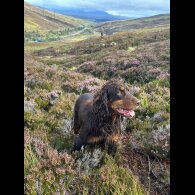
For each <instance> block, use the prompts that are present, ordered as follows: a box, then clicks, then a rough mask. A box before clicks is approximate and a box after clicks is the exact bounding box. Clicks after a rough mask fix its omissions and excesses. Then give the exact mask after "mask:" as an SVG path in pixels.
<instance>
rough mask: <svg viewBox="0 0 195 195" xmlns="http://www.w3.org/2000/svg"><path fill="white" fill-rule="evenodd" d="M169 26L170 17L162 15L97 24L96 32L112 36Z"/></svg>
mask: <svg viewBox="0 0 195 195" xmlns="http://www.w3.org/2000/svg"><path fill="white" fill-rule="evenodd" d="M169 24H170V15H169V14H162V15H157V16H152V17H145V18H139V19H133V20H122V21H121V20H120V21H112V22H105V23H101V24H97V25H96V26H95V30H97V31H102V30H103V32H104V33H105V34H107V35H111V34H113V33H116V32H123V31H128V30H132V29H141V28H152V27H156V26H168V25H169Z"/></svg>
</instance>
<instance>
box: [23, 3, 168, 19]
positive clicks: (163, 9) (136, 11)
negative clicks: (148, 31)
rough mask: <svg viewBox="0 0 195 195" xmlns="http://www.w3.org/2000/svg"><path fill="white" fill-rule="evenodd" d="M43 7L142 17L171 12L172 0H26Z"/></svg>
mask: <svg viewBox="0 0 195 195" xmlns="http://www.w3.org/2000/svg"><path fill="white" fill-rule="evenodd" d="M25 1H26V2H29V3H31V4H33V5H37V6H41V7H48V6H49V7H51V6H60V7H66V8H82V9H84V10H87V9H98V10H103V11H106V12H108V13H109V14H112V15H121V16H130V17H131V16H133V17H142V16H150V15H156V14H161V13H162V14H163V13H169V12H170V0H25Z"/></svg>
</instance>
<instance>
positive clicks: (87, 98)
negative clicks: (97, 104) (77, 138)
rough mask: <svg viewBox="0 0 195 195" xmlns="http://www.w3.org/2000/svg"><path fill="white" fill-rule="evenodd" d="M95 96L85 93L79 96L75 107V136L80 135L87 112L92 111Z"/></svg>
mask: <svg viewBox="0 0 195 195" xmlns="http://www.w3.org/2000/svg"><path fill="white" fill-rule="evenodd" d="M92 100H93V95H92V94H90V93H85V94H82V95H80V96H79V98H78V99H77V101H76V103H75V106H74V114H73V130H74V133H75V134H78V133H79V130H80V127H81V124H82V123H83V122H84V121H83V118H85V117H84V115H85V114H88V113H87V112H86V107H88V108H87V110H90V109H89V107H91V105H92Z"/></svg>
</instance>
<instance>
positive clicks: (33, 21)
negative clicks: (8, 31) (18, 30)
mask: <svg viewBox="0 0 195 195" xmlns="http://www.w3.org/2000/svg"><path fill="white" fill-rule="evenodd" d="M89 24H91V23H90V22H88V21H85V20H81V19H78V18H74V17H70V16H64V15H62V14H57V13H55V12H51V11H48V10H45V9H41V8H38V7H35V6H32V5H30V4H29V3H26V2H25V3H24V30H25V31H26V32H29V31H45V30H57V29H62V28H76V27H83V26H86V25H89Z"/></svg>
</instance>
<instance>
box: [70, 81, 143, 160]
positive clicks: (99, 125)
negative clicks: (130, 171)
mask: <svg viewBox="0 0 195 195" xmlns="http://www.w3.org/2000/svg"><path fill="white" fill-rule="evenodd" d="M139 104H140V101H139V100H138V99H137V98H135V97H134V96H132V95H130V94H129V93H128V92H127V89H126V87H125V85H124V84H123V83H122V82H120V81H117V80H111V81H109V82H107V83H106V84H105V85H104V86H103V87H102V88H101V89H100V91H99V92H97V93H96V94H95V95H94V96H93V95H92V94H90V93H85V94H82V95H81V96H80V97H79V98H78V99H77V101H76V103H75V107H74V117H73V118H74V120H73V130H74V133H75V134H78V136H77V138H76V139H75V143H74V146H73V149H72V151H75V150H80V149H81V147H82V146H85V145H87V144H92V145H93V144H100V145H103V146H105V145H107V146H108V153H109V154H111V155H112V156H114V155H115V153H116V149H117V146H116V142H117V140H118V138H119V136H120V133H121V129H120V122H121V119H122V117H127V118H132V117H133V116H134V115H135V112H134V110H135V109H136V108H138V107H139Z"/></svg>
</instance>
